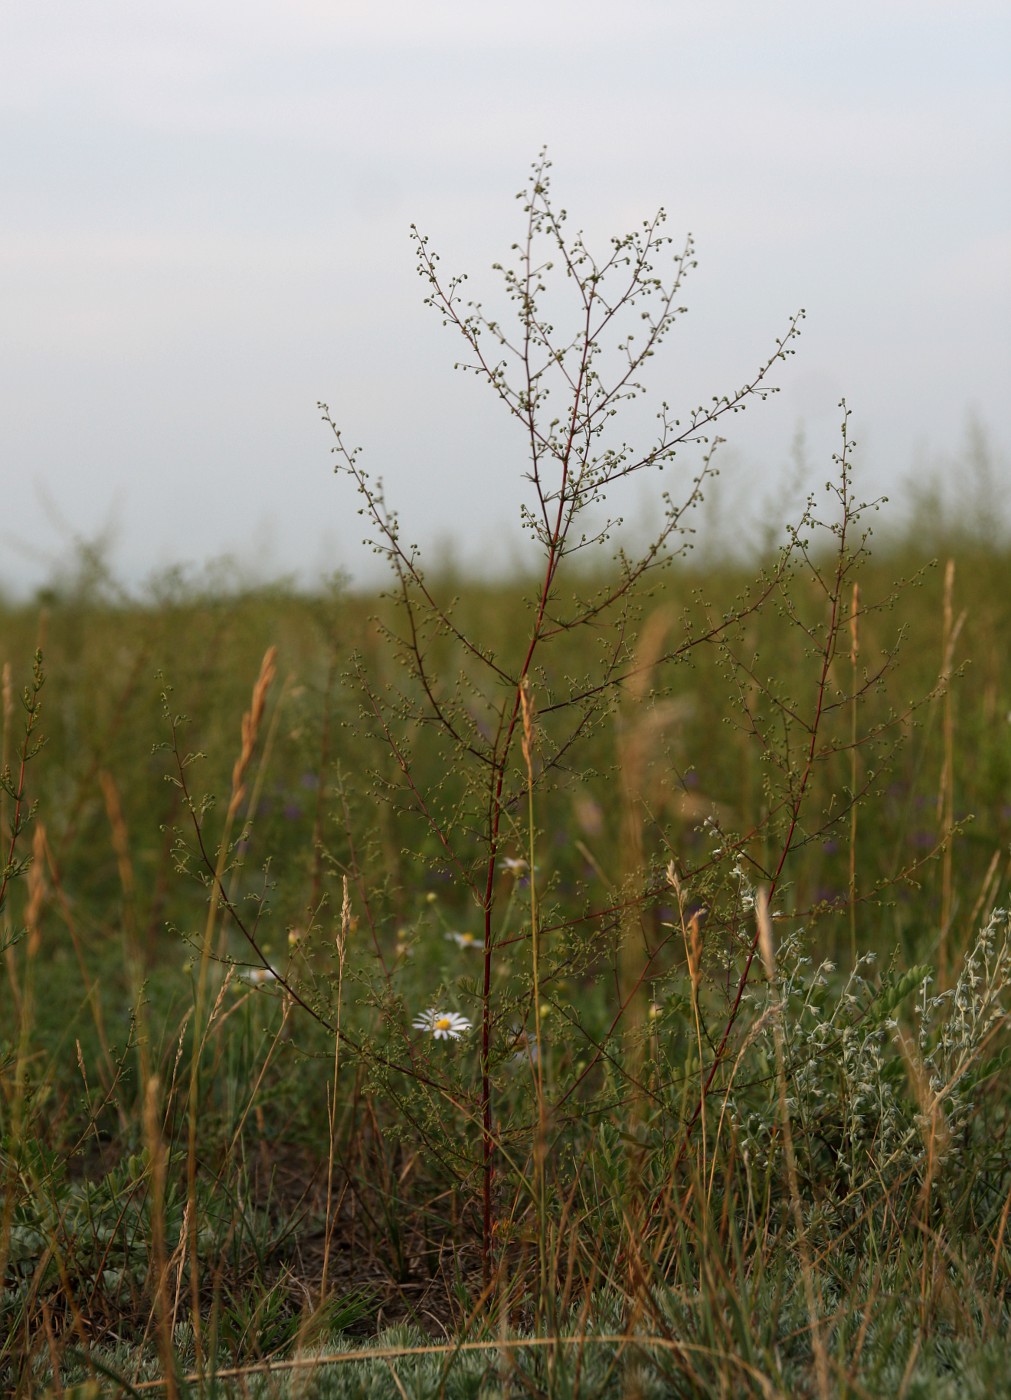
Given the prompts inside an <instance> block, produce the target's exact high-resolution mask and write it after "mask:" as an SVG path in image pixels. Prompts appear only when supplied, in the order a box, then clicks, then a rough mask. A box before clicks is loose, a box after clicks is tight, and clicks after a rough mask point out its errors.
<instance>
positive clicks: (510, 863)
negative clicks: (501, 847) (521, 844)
mask: <svg viewBox="0 0 1011 1400" xmlns="http://www.w3.org/2000/svg"><path fill="white" fill-rule="evenodd" d="M502 869H503V870H504V871H506V872H507V874H509V875H525V874H526V873H527V871H528V870H529V869H530V862H529V861H526V860H523V859H522V858H520V857H517V856H504V857H503V859H502Z"/></svg>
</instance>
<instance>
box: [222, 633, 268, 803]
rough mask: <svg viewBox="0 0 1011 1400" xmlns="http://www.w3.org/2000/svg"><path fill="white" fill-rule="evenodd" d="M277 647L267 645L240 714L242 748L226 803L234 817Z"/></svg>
mask: <svg viewBox="0 0 1011 1400" xmlns="http://www.w3.org/2000/svg"><path fill="white" fill-rule="evenodd" d="M276 661H277V647H275V646H271V647H268V648H267V650H266V652H265V653H264V657H263V661H262V662H261V664H260V674H259V676H258V677H257V680H256V684H255V685H254V686H253V699H252V703H251V704H250V707H249V709H248V710H247V711H246V713H245V714H244V715H243V716H242V748H241V750H240V752H239V756H238V758H237V759H236V760H235V766H234V767H233V769H232V796H231V800H230V801H229V803H228V815H229V817H230V818H231V817H234V816H235V813H236V812H237V811H238V810H239V805H240V803H241V802H242V799H243V797H244V796H245V792H246V787H245V774H246V769H247V768H248V767H249V763H250V760H251V758H252V757H253V750H254V748H255V747H256V740H257V736H258V735H259V732H260V725H261V724H262V722H263V712H264V710H265V709H266V707H267V692H268V690H269V689H270V685H271V682H272V681H273V679H274V677H275V675H276V674H277V667H276V664H275V663H276Z"/></svg>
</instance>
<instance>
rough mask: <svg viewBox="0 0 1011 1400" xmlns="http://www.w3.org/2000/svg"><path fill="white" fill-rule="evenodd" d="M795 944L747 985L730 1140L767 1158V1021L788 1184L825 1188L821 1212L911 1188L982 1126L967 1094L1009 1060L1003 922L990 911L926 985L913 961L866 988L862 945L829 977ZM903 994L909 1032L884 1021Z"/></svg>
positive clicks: (799, 941)
mask: <svg viewBox="0 0 1011 1400" xmlns="http://www.w3.org/2000/svg"><path fill="white" fill-rule="evenodd" d="M777 930H778V926H777ZM803 947H804V934H803V930H802V929H795V930H793V931H792V932H790V933H788V934H787V935H786V936H785V937H784V939H783V941H782V943H781V944H780V946H779V948H778V950H777V961H778V964H779V973H778V985H777V987H775V988H769V987H766V988H758V987H756V989H755V990H754V991H753V992H752V993H750V996H751V1002H752V1006H753V1008H754V1011H755V1013H756V1019H755V1021H754V1027H755V1029H754V1031H753V1044H752V1046H751V1050H750V1059H749V1066H750V1068H751V1070H752V1071H755V1070H757V1073H756V1072H747V1071H746V1070H745V1069H744V1068H743V1067H742V1069H741V1071H740V1072H739V1075H738V1083H737V1084H735V1086H734V1088H733V1090H732V1093H731V1096H730V1107H731V1109H732V1111H733V1113H734V1117H735V1120H736V1123H737V1126H738V1131H739V1135H740V1142H741V1145H742V1147H743V1148H744V1149H745V1150H746V1151H747V1152H748V1154H749V1156H750V1157H751V1158H752V1159H753V1160H755V1161H758V1162H766V1161H771V1160H772V1159H773V1154H774V1151H775V1148H776V1144H777V1143H778V1141H779V1135H780V1121H779V1118H778V1116H777V1103H776V1089H775V1082H774V1076H773V1071H772V1066H773V1064H774V1056H773V1042H772V1035H773V1024H774V1018H780V1019H781V1021H782V1025H783V1031H784V1038H785V1043H786V1047H787V1067H786V1068H787V1080H788V1093H787V1107H788V1109H789V1112H790V1118H791V1124H792V1129H793V1134H794V1138H795V1142H796V1147H797V1153H798V1164H799V1167H800V1170H801V1175H802V1184H807V1185H808V1186H810V1187H811V1188H812V1190H813V1188H814V1183H816V1182H819V1183H824V1182H826V1181H831V1182H833V1183H834V1193H833V1195H834V1200H833V1199H825V1197H824V1195H823V1197H822V1199H821V1201H820V1202H819V1204H820V1206H821V1209H822V1211H823V1212H825V1213H827V1215H828V1216H830V1217H831V1216H832V1215H833V1214H834V1213H835V1210H836V1206H837V1204H838V1203H839V1202H841V1201H843V1200H845V1199H847V1198H849V1197H851V1196H853V1197H854V1201H855V1197H856V1196H858V1195H862V1194H863V1193H864V1192H865V1191H866V1190H871V1191H872V1192H874V1193H875V1194H876V1193H877V1192H878V1191H885V1192H887V1191H888V1190H889V1189H890V1186H892V1185H895V1184H905V1185H912V1186H913V1187H914V1188H916V1189H919V1188H920V1187H921V1186H922V1185H923V1183H924V1182H925V1181H927V1180H928V1179H935V1178H936V1176H937V1174H938V1172H939V1171H940V1172H943V1169H944V1167H945V1164H946V1162H947V1160H948V1159H949V1158H950V1157H951V1155H952V1152H953V1150H954V1148H955V1146H956V1144H958V1143H959V1142H961V1141H964V1138H965V1135H966V1134H967V1133H972V1132H979V1131H983V1129H982V1128H978V1127H977V1126H976V1123H975V1120H974V1118H973V1115H974V1111H975V1109H976V1107H977V1103H976V1099H977V1095H978V1090H979V1089H980V1087H981V1086H982V1085H983V1084H984V1083H985V1082H986V1081H987V1080H988V1079H991V1078H992V1077H993V1076H994V1075H995V1074H997V1073H998V1072H999V1071H1000V1070H1001V1069H1002V1068H1003V1067H1004V1066H1005V1064H1006V1063H1007V1061H1008V1058H1009V1054H1008V1048H1007V1047H1001V1046H1000V1045H999V1044H998V1043H997V1037H998V1035H999V1033H1000V1031H1001V1030H1002V1028H1004V1027H1005V1026H1006V1024H1007V1021H1008V1014H1009V1013H1008V988H1009V985H1011V918H1009V915H1008V912H1007V911H1005V910H1003V909H996V910H994V912H993V913H992V914H991V916H990V918H989V919H988V920H987V922H986V924H985V925H984V927H983V928H982V929H981V930H980V932H979V934H978V936H977V938H976V939H975V941H974V942H973V944H972V945H971V946H970V948H969V949H968V951H967V952H966V954H965V958H964V961H963V966H962V970H961V972H960V974H959V976H958V979H957V982H956V985H955V986H954V988H952V989H950V990H948V991H937V990H935V980H934V975H933V970H932V969H931V968H929V967H926V966H916V967H912V968H910V969H909V970H908V971H906V972H905V973H901V974H899V973H896V972H894V971H892V970H889V971H888V972H886V973H885V975H884V976H883V977H882V978H881V979H880V982H879V983H878V985H876V986H875V985H873V984H872V982H871V980H870V979H871V975H872V970H873V967H874V962H875V956H874V954H873V953H868V954H865V955H864V956H863V957H862V958H860V959H859V960H858V962H857V964H856V966H855V967H854V968H853V970H852V971H851V972H850V973H849V975H848V976H847V977H846V979H845V981H843V982H842V984H841V986H838V984H836V985H835V986H833V980H832V974H833V972H834V968H833V967H832V964H831V963H829V962H827V961H823V962H821V963H820V964H818V965H817V966H814V967H812V962H811V959H810V958H809V957H807V956H806V955H805V954H804V953H803V952H802V948H803ZM903 1003H910V1004H911V1005H910V1007H909V1011H908V1012H907V1016H906V1019H907V1020H908V1019H909V1017H910V1016H913V1017H915V1021H916V1025H915V1030H914V1032H913V1033H908V1032H905V1031H903V1029H902V1027H901V1025H900V1022H899V1020H898V1017H899V1015H900V1014H901V1008H902V1005H903Z"/></svg>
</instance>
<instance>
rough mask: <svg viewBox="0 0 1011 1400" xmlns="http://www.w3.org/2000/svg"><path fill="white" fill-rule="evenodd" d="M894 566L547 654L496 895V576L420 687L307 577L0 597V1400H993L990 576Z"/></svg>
mask: <svg viewBox="0 0 1011 1400" xmlns="http://www.w3.org/2000/svg"><path fill="white" fill-rule="evenodd" d="M913 541H915V547H914V544H913ZM928 543H929V544H931V545H933V546H934V547H935V548H936V556H935V557H936V562H934V563H931V561H930V558H929V557H928V556H926V555H925V553H924V548H923V546H924V531H923V530H921V529H917V530H913V531H911V532H910V534H909V538H908V539H907V540H905V541H899V540H893V541H892V542H891V543H890V544H889V545H888V546H887V547H886V548H882V550H881V551H880V553H876V554H871V555H869V556H864V557H860V558H857V559H856V560H855V562H854V563H853V565H852V569H851V570H850V572H848V573H847V574H846V577H845V588H844V590H843V591H842V592H841V594H840V598H839V602H840V604H841V605H842V611H841V612H840V614H839V616H838V617H837V618H836V619H835V622H834V624H833V626H834V630H832V631H829V630H828V627H827V623H826V608H827V606H828V605H827V602H826V598H827V597H828V595H827V594H826V593H825V592H824V591H823V590H820V589H819V587H818V586H817V585H816V584H812V574H811V572H810V569H808V571H807V572H804V571H798V572H796V573H795V574H793V575H792V576H791V577H790V578H789V580H787V581H781V582H782V587H781V588H780V589H779V591H778V592H777V593H776V594H775V599H774V601H775V606H769V607H765V606H763V607H761V608H757V609H752V607H751V606H750V601H749V603H748V605H747V606H745V607H743V608H742V607H741V600H742V598H744V599H748V600H751V601H753V600H754V596H755V595H754V590H755V587H756V585H755V584H754V582H753V580H754V578H755V577H757V576H758V572H759V571H756V570H755V569H745V568H744V566H743V565H741V566H734V565H730V564H727V563H722V564H720V563H715V562H711V563H709V564H708V565H707V564H697V565H693V566H691V567H689V566H688V565H685V566H682V567H679V568H675V569H671V570H667V571H665V572H663V573H662V574H661V575H659V577H658V578H657V579H654V581H653V582H652V584H651V587H650V588H649V589H647V588H646V587H645V586H640V585H637V586H636V588H635V590H634V600H633V603H632V606H631V608H630V609H629V610H628V611H627V615H626V616H625V617H624V619H623V621H622V622H621V624H620V635H618V634H615V632H614V631H612V630H608V629H607V628H605V627H603V626H602V627H601V628H600V630H599V633H596V632H594V631H592V630H591V631H590V632H589V633H587V631H586V630H585V629H584V630H577V629H571V630H570V629H566V628H564V627H562V628H560V629H559V630H558V632H557V634H556V636H555V637H554V638H553V647H552V650H551V652H550V654H549V657H550V659H549V660H548V661H546V662H544V663H543V664H541V665H539V666H538V667H536V668H534V669H533V670H532V671H531V672H530V676H529V680H528V683H527V685H526V687H525V689H523V690H522V692H521V696H520V708H519V710H518V711H517V713H518V720H517V734H518V736H519V737H518V740H517V744H516V745H515V746H514V749H513V751H512V752H511V754H510V757H509V761H508V764H507V765H505V769H504V783H505V789H504V796H503V807H502V821H501V825H500V828H499V831H498V833H497V836H496V838H495V842H494V845H495V849H494V852H493V853H492V854H493V855H494V860H493V862H492V865H493V869H492V873H491V876H490V877H487V872H488V868H489V854H490V842H489V835H488V827H487V822H486V821H485V818H486V816H487V812H486V810H485V809H486V807H487V787H486V784H485V783H484V778H483V774H484V773H485V771H486V770H487V768H488V763H487V759H486V757H485V756H483V752H482V750H481V748H480V740H481V736H482V735H483V736H485V738H487V739H488V742H489V743H493V742H494V732H493V731H494V727H495V725H496V724H498V725H501V723H502V714H503V713H507V712H508V711H509V703H510V697H511V696H512V691H511V690H510V688H509V685H508V684H507V682H506V681H502V683H501V684H500V685H499V686H498V688H496V685H495V684H491V685H489V684H487V683H486V682H485V681H482V680H481V679H480V678H479V677H478V675H477V674H476V670H477V663H476V662H475V660H474V656H473V654H472V653H471V652H469V651H468V649H467V647H466V646H465V645H464V644H463V643H462V642H461V640H460V637H461V636H464V635H466V636H467V637H471V638H478V639H480V644H481V647H482V648H483V649H484V651H486V652H487V653H488V654H490V653H492V652H494V655H495V657H496V663H495V664H496V665H500V666H501V669H502V671H503V673H504V674H505V675H506V676H507V677H508V676H515V674H516V673H517V670H518V666H519V662H518V660H517V658H522V655H523V652H524V647H525V646H526V645H527V640H528V637H529V628H530V619H531V616H532V613H533V609H534V608H535V606H536V599H537V587H538V585H537V583H536V581H528V583H527V584H524V582H523V581H522V580H516V581H514V582H512V583H509V584H500V585H491V584H477V583H468V584H461V582H460V581H459V580H438V579H434V580H432V581H431V582H430V583H429V584H427V585H426V586H427V587H428V588H429V589H430V592H431V600H432V605H433V607H434V608H435V609H436V611H437V615H438V616H449V617H451V618H452V619H453V626H454V627H455V628H456V629H457V630H456V631H453V630H447V628H446V627H444V626H442V625H441V624H440V625H436V626H433V627H432V628H431V630H430V632H429V633H427V634H426V635H425V637H424V640H423V641H422V642H420V643H413V644H412V645H413V647H414V655H415V657H417V656H419V655H420V656H423V658H424V670H423V677H424V680H423V682H422V681H419V673H418V671H417V669H415V670H413V671H412V670H411V668H410V667H409V666H408V667H405V666H404V665H403V664H402V662H403V657H404V646H403V645H402V643H403V642H404V641H405V638H406V640H408V641H410V634H409V632H408V631H407V630H406V622H405V619H408V618H410V617H411V616H413V614H412V613H409V612H405V606H404V599H403V598H401V599H400V601H399V603H398V601H397V599H396V598H395V597H394V598H392V599H390V598H387V599H381V598H372V597H362V596H357V595H352V594H350V593H347V592H345V591H342V589H341V588H340V587H339V586H335V587H334V588H333V590H332V591H331V592H330V593H328V594H327V595H325V596H322V595H321V596H318V597H312V598H307V597H300V596H296V595H294V594H293V593H292V592H290V591H288V590H285V589H284V588H281V587H278V588H275V589H262V590H257V591H253V592H249V591H245V592H243V591H238V590H234V589H229V588H228V587H227V584H226V583H225V582H223V581H222V580H221V579H220V578H219V579H218V580H216V581H215V582H214V583H213V584H211V585H208V587H207V588H206V589H204V588H202V587H200V586H196V585H193V584H189V585H187V584H184V583H183V582H181V581H180V580H179V579H176V580H169V581H166V582H164V583H163V584H162V585H160V586H159V587H157V588H155V589H153V590H152V592H151V594H150V596H149V597H148V598H147V599H146V601H137V600H135V599H134V600H129V599H124V598H121V597H119V596H118V594H117V591H116V589H115V588H114V587H113V586H112V585H111V584H110V582H109V581H108V580H107V579H105V578H104V577H103V575H102V572H101V570H100V569H96V570H93V571H92V574H91V575H90V576H88V575H87V573H86V572H85V573H84V574H82V576H81V577H80V578H78V579H76V580H75V581H74V582H73V584H68V585H66V586H64V587H62V588H56V587H54V588H53V589H51V590H49V591H48V592H47V594H46V595H45V596H44V597H43V598H41V599H39V600H37V602H35V603H33V604H32V605H19V606H14V605H7V606H6V607H4V609H3V612H2V617H0V637H2V657H0V660H2V661H3V663H4V667H5V669H4V694H3V702H4V762H5V764H6V769H7V782H6V789H7V790H6V792H5V795H4V812H3V821H4V831H5V832H12V831H13V833H14V839H13V841H12V843H11V848H10V858H9V860H8V861H7V865H6V871H5V876H4V884H5V896H6V904H5V909H4V915H3V918H4V923H3V944H4V949H5V951H4V958H5V968H4V980H3V991H2V998H3V1003H2V1004H3V1015H2V1042H0V1095H2V1097H0V1115H2V1117H0V1129H2V1137H0V1174H2V1179H3V1214H2V1219H0V1264H2V1274H3V1293H2V1297H0V1387H2V1389H3V1391H4V1393H10V1394H12V1395H19V1396H28V1395H36V1394H44V1393H52V1394H54V1395H55V1394H62V1393H66V1394H71V1393H74V1394H78V1395H82V1396H83V1395H89V1396H91V1395H94V1396H98V1395H126V1394H162V1393H168V1394H177V1395H182V1394H227V1395H247V1394H248V1395H271V1396H274V1395H276V1396H282V1395H284V1396H286V1395H289V1394H290V1395H306V1396H331V1395H332V1396H334V1397H343V1396H357V1395H362V1396H365V1395H369V1396H372V1395H374V1396H395V1395H409V1396H412V1397H420V1396H435V1395H447V1396H465V1395H467V1396H479V1395H480V1396H498V1395H516V1396H521V1395H548V1396H577V1395H578V1396H587V1397H588V1396H610V1395H614V1396H654V1395H655V1396H668V1395H744V1394H755V1395H797V1394H804V1393H814V1394H819V1393H821V1394H826V1393H827V1394H832V1395H835V1394H840V1395H842V1394H845V1395H854V1396H860V1395H899V1394H905V1395H930V1396H935V1395H936V1396H947V1395H951V1396H956V1395H957V1396H966V1395H974V1394H981V1395H982V1394H988V1395H996V1394H1004V1393H1008V1391H1007V1386H1008V1379H1007V1337H1008V1335H1009V1322H1011V1319H1009V1297H1008V1288H1009V1282H1011V1273H1009V1265H1011V1245H1009V1241H1008V1229H1007V1226H1008V1214H1009V1207H1011V1151H1009V1147H1011V1143H1009V1137H1008V1129H1009V1117H1008V1110H1009V1091H1008V1076H1007V1070H1006V1066H1007V1063H1008V1057H1009V1047H1008V1037H1007V1015H1008V995H1009V992H1008V982H1009V979H1011V943H1009V932H1011V929H1009V923H1008V917H1007V915H1006V914H1004V913H1001V912H999V910H1000V908H1001V907H1002V906H1006V904H1007V900H1008V874H1009V862H1008V851H1009V840H1011V724H1009V710H1011V661H1009V659H1008V651H1007V646H1006V641H1005V639H1006V638H1007V636H1008V635H1009V633H1011V617H1009V616H1008V614H1009V611H1011V592H1009V590H1008V589H1007V587H1006V580H1007V577H1008V571H1009V564H1011V551H1009V550H1008V548H1007V547H1006V546H1002V545H1000V544H995V543H993V542H990V543H984V542H982V541H980V540H979V539H978V538H974V537H973V536H971V535H970V534H960V533H959V532H957V531H949V532H948V533H947V535H944V534H943V533H942V534H941V536H940V537H939V538H937V539H936V540H934V541H930V542H928ZM819 557H820V556H817V555H815V554H812V559H813V560H814V563H813V564H812V566H811V567H812V568H815V569H823V568H824V567H827V566H826V565H824V562H823V563H822V564H819V563H818V558H819ZM825 557H826V558H828V557H829V556H825ZM764 564H765V569H766V576H767V577H768V576H770V570H771V571H772V573H775V569H776V563H775V560H774V559H772V558H770V559H768V560H766V561H764ZM900 578H904V579H907V580H909V582H907V583H906V584H905V585H904V586H902V587H900V588H898V589H896V587H895V581H896V580H897V579H900ZM608 584H609V576H608V575H607V574H606V573H605V574H602V575H601V576H600V577H594V576H592V575H591V574H588V573H584V574H583V575H581V576H580V577H579V579H578V580H577V582H576V584H575V585H574V595H578V596H580V597H592V596H596V595H597V594H598V593H600V591H601V590H604V591H605V592H606V590H607V587H608ZM837 591H838V590H837ZM451 595H455V596H456V602H455V604H453V605H452V606H450V602H449V599H450V597H451ZM563 606H564V604H563V603H560V604H559V608H560V609H562V608H563ZM714 618H716V619H723V620H725V619H727V618H735V619H736V620H735V621H733V623H732V624H731V625H728V626H727V627H725V628H724V629H723V630H722V631H721V632H720V635H719V637H717V638H714V639H713V640H712V641H711V642H703V643H701V644H699V645H697V646H693V648H692V649H691V650H690V651H688V652H685V651H683V650H682V649H681V643H682V641H683V640H684V639H685V638H686V637H693V638H696V639H697V638H698V637H699V636H700V635H703V634H705V633H706V630H707V627H709V626H711V624H712V620H713V619H714ZM823 624H824V626H823ZM820 629H821V630H820ZM588 638H589V642H590V643H591V644H592V645H595V646H597V647H598V648H603V649H604V650H605V651H607V652H608V655H609V656H610V655H612V654H617V655H618V656H619V657H620V658H621V665H620V670H621V676H620V679H619V680H618V682H617V683H616V684H614V685H613V686H611V687H610V689H609V691H608V693H607V696H606V700H605V702H604V703H601V704H600V705H597V706H596V707H595V708H593V709H592V711H591V710H590V709H589V708H587V707H585V706H584V708H583V709H579V710H577V712H576V713H577V718H576V723H575V725H574V726H573V727H574V729H575V731H576V732H575V735H574V736H573V734H571V733H570V730H569V729H564V730H563V728H562V727H561V721H560V720H559V719H558V716H559V715H561V716H563V717H564V716H565V715H566V714H567V713H568V712H567V711H565V710H564V709H562V708H560V702H561V701H562V700H563V699H566V698H567V697H571V696H572V695H573V694H582V693H583V692H585V691H586V690H587V689H588V687H589V686H590V685H591V684H592V678H591V676H590V672H591V669H592V668H591V664H590V662H589V661H588V660H587V656H586V651H585V649H586V647H587V645H588ZM398 639H399V640H398ZM826 639H828V641H829V642H830V646H829V648H828V653H826ZM273 648H276V652H274V651H273ZM615 648H616V653H615V650H614V649H615ZM36 649H38V650H40V651H41V654H42V660H41V663H40V665H39V668H38V670H37V678H36V680H35V681H34V682H33V679H32V674H33V673H32V655H33V653H35V651H36ZM826 654H827V655H828V663H827V666H828V681H827V684H826V683H825V673H826V663H825V657H826ZM43 674H44V677H45V679H44V684H43V681H42V677H43ZM819 686H820V687H821V689H820V691H819ZM26 687H27V691H26ZM426 687H427V689H426ZM819 694H820V695H821V704H820V711H819V709H818V696H819ZM513 698H515V697H513ZM433 712H434V713H436V714H438V715H441V716H442V717H443V719H444V721H445V724H444V725H443V727H442V728H440V727H439V725H438V724H435V723H433V722H432V719H431V716H432V714H433ZM816 713H818V715H819V718H818V723H817V724H814V723H813V722H812V716H813V715H815V714H816ZM243 716H245V717H246V718H245V720H244V719H243ZM566 723H569V724H571V721H570V720H566ZM447 726H448V729H447ZM468 726H469V727H468ZM26 735H27V741H26ZM454 736H455V737H454ZM489 736H491V737H490V738H489ZM812 736H815V737H814V738H812ZM43 740H44V744H42V745H41V746H40V741H43ZM25 753H26V754H27V761H26V762H25V763H24V764H22V755H23V754H25ZM812 756H813V757H812ZM801 786H802V788H803V790H802V792H800V793H798V788H799V787H801ZM531 867H532V868H533V878H531ZM489 878H490V883H489ZM766 891H770V892H771V895H770V896H767V895H766ZM767 898H768V899H769V903H768V905H767ZM995 909H996V910H998V912H996V913H994V912H993V911H994V910H995ZM486 977H487V981H486ZM443 1031H445V1034H442V1033H441V1032H443ZM437 1032H440V1033H439V1034H436V1033H437ZM156 1382H157V1384H156ZM74 1386H77V1387H78V1389H77V1390H76V1391H75V1390H72V1389H71V1388H72V1387H74Z"/></svg>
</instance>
